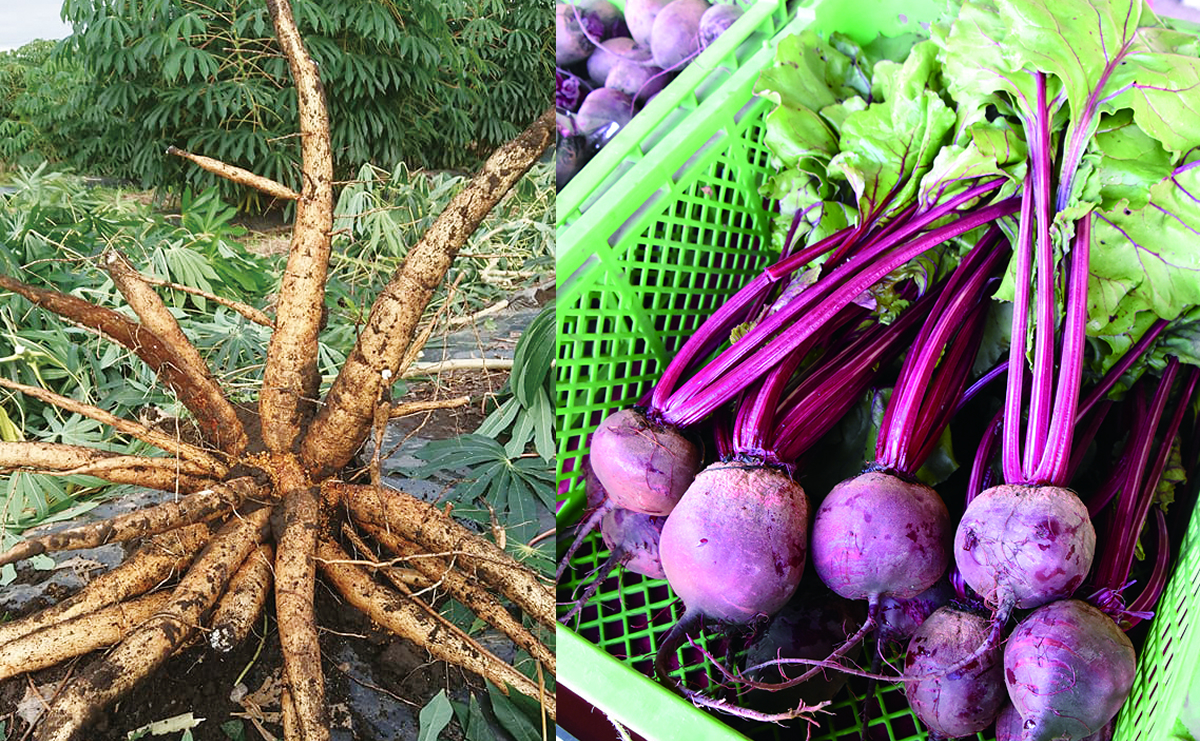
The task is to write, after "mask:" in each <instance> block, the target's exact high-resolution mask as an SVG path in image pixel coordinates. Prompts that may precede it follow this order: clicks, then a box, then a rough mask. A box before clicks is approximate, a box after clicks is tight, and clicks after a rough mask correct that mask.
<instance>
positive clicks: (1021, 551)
mask: <svg viewBox="0 0 1200 741" xmlns="http://www.w3.org/2000/svg"><path fill="white" fill-rule="evenodd" d="M1095 550H1096V529H1095V528H1094V527H1093V526H1092V522H1091V520H1090V519H1089V518H1088V511H1087V507H1085V506H1084V505H1083V502H1081V501H1080V500H1079V497H1077V496H1075V494H1074V493H1073V492H1071V491H1070V490H1068V489H1065V488H1062V487H1056V486H1038V487H1031V486H1020V485H1013V484H1003V485H1000V486H994V487H992V488H991V489H988V490H987V491H984V492H983V493H981V494H980V495H979V496H978V497H976V498H975V499H973V500H972V501H971V503H970V504H969V505H967V510H966V512H964V513H963V516H962V519H961V520H960V521H959V523H958V531H957V533H956V534H955V538H954V557H955V561H956V563H957V564H958V569H959V571H961V572H962V576H963V579H964V580H965V581H966V582H967V584H969V585H970V586H971V588H972V589H974V590H975V591H976V592H978V593H979V595H980V596H981V597H983V599H984V600H985V601H986V602H987V603H988V604H989V605H990V606H991V607H992V608H993V609H997V610H998V612H999V613H1000V616H1001V619H1002V620H1006V619H1007V616H1008V613H1009V612H1011V609H1012V607H1014V606H1015V607H1018V608H1022V609H1030V608H1034V607H1038V606H1040V605H1043V604H1045V603H1047V602H1049V601H1051V600H1055V599H1062V598H1064V597H1069V596H1071V594H1073V593H1074V592H1075V590H1076V589H1077V588H1078V587H1079V585H1080V584H1081V583H1082V582H1083V579H1084V577H1085V576H1086V575H1087V572H1088V569H1089V568H1091V565H1092V556H1093V554H1094V553H1095Z"/></svg>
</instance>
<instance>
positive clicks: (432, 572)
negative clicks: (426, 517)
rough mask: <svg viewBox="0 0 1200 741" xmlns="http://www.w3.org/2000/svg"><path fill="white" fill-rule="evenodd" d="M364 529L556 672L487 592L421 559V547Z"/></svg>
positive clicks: (550, 657)
mask: <svg viewBox="0 0 1200 741" xmlns="http://www.w3.org/2000/svg"><path fill="white" fill-rule="evenodd" d="M364 529H365V530H366V531H367V532H368V533H370V535H371V537H373V538H374V539H375V540H376V541H378V542H379V543H380V544H381V545H382V546H383V547H384V548H387V549H388V550H389V551H391V552H393V553H395V554H396V555H397V556H400V557H401V558H408V559H409V560H408V563H409V565H411V566H412V567H413V568H415V569H416V570H417V571H419V572H421V574H423V575H424V576H425V578H426V579H428V580H429V581H431V582H433V583H435V584H438V585H440V586H441V588H442V589H443V590H445V592H446V593H447V594H448V595H449V596H451V597H453V598H454V599H456V600H458V601H459V602H461V603H462V604H463V605H464V606H465V607H466V608H467V609H469V610H471V611H472V612H474V613H475V614H476V615H478V616H479V617H481V618H483V619H484V620H486V621H487V622H488V623H489V624H490V625H491V626H492V627H494V628H496V629H497V630H499V631H500V632H502V633H504V635H506V636H508V637H509V639H511V640H512V642H513V643H515V644H516V645H517V646H518V647H520V648H523V649H525V650H526V651H527V652H529V655H530V656H532V657H533V658H534V659H536V660H538V661H540V662H542V664H544V665H545V666H546V668H547V669H549V670H550V672H551V673H554V672H556V671H557V668H556V667H557V664H556V662H555V658H554V652H553V651H552V650H551V649H550V648H549V647H547V646H546V644H544V643H542V642H541V641H539V640H538V639H537V637H536V636H534V635H533V633H531V632H529V631H528V630H527V629H526V628H525V626H524V625H522V624H521V621H519V620H516V619H514V618H513V616H512V615H510V614H509V613H508V610H507V609H505V607H504V605H503V604H501V603H500V601H499V600H497V599H496V598H494V597H492V596H491V595H490V594H489V593H488V592H487V591H485V590H484V589H482V588H480V587H479V586H477V585H473V584H471V583H470V581H469V580H468V579H467V577H466V576H464V575H463V574H461V573H459V571H458V570H457V569H454V568H452V567H451V566H450V565H448V564H447V563H446V562H445V561H444V560H443V559H440V558H432V557H421V556H422V549H421V547H420V546H419V545H417V544H416V543H413V542H412V541H411V540H408V539H406V538H401V537H399V536H398V535H396V533H394V532H389V531H387V530H384V529H382V528H379V527H375V526H364ZM414 556H415V557H414Z"/></svg>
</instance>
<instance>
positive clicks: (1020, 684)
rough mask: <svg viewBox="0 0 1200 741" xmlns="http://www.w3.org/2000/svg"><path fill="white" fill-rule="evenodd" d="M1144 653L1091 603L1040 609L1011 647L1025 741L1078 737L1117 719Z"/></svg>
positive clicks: (1013, 690) (1008, 679) (1007, 650)
mask: <svg viewBox="0 0 1200 741" xmlns="http://www.w3.org/2000/svg"><path fill="white" fill-rule="evenodd" d="M1136 666H1137V656H1136V654H1135V652H1134V650H1133V643H1132V642H1130V640H1129V638H1128V637H1127V636H1126V635H1125V634H1124V633H1122V632H1121V630H1120V629H1119V628H1118V627H1117V624H1116V623H1115V622H1113V619H1112V618H1110V617H1108V616H1107V615H1105V614H1104V613H1103V612H1100V610H1098V609H1096V608H1095V607H1093V606H1091V605H1089V604H1088V603H1086V602H1083V601H1081V600H1075V599H1068V600H1059V601H1057V602H1051V603H1049V604H1047V605H1043V606H1042V607H1039V608H1038V609H1036V610H1034V611H1033V612H1032V613H1030V614H1029V616H1028V617H1026V618H1025V619H1024V620H1022V621H1021V623H1020V624H1019V625H1017V627H1016V628H1015V629H1014V630H1013V632H1012V635H1011V636H1009V638H1008V642H1007V644H1006V645H1005V647H1004V681H1005V684H1006V685H1007V686H1008V694H1009V697H1010V698H1011V699H1012V703H1013V706H1014V707H1015V708H1016V709H1017V712H1018V713H1019V714H1020V716H1021V719H1022V729H1023V730H1022V735H1021V740H1022V741H1052V740H1053V741H1058V740H1059V739H1068V740H1070V741H1077V740H1079V739H1084V738H1086V737H1087V736H1089V735H1091V734H1093V733H1096V732H1098V731H1100V730H1101V729H1103V728H1104V726H1105V725H1106V724H1107V723H1108V722H1109V721H1110V720H1112V718H1113V717H1114V716H1115V715H1116V714H1117V711H1118V710H1120V709H1121V705H1123V704H1124V703H1125V699H1126V698H1127V697H1128V696H1129V690H1130V688H1131V687H1132V686H1133V674H1134V670H1135V669H1136Z"/></svg>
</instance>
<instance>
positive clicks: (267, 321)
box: [142, 275, 275, 329]
mask: <svg viewBox="0 0 1200 741" xmlns="http://www.w3.org/2000/svg"><path fill="white" fill-rule="evenodd" d="M142 279H143V280H145V281H146V282H147V283H149V284H150V285H152V286H159V287H162V288H170V289H171V290H173V291H180V292H182V293H190V294H192V295H193V296H199V297H201V298H204V299H207V300H209V301H212V302H213V303H216V304H220V305H221V306H224V307H225V308H227V309H232V310H233V311H236V312H237V313H239V314H241V315H242V316H244V317H246V318H247V319H249V320H250V321H252V322H254V323H255V324H261V325H262V326H264V327H270V328H271V329H274V328H275V320H274V319H272V318H271V317H269V316H267V315H266V314H264V313H263V312H261V311H259V310H258V309H256V308H254V307H253V306H250V305H249V304H244V303H242V302H241V301H234V300H233V299H228V298H225V297H224V296H218V295H217V294H215V293H210V292H209V291H202V290H200V289H199V288H193V287H191V286H185V285H182V284H180V283H172V282H171V281H169V280H162V279H160V278H151V277H150V276H147V275H143V276H142Z"/></svg>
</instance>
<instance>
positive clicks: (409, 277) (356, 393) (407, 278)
mask: <svg viewBox="0 0 1200 741" xmlns="http://www.w3.org/2000/svg"><path fill="white" fill-rule="evenodd" d="M553 132H554V111H553V110H547V111H546V112H545V113H544V114H542V116H541V117H539V118H538V119H537V121H535V122H534V123H533V124H532V125H530V126H529V128H527V129H526V130H525V131H524V132H522V133H521V134H520V135H519V136H517V137H516V138H515V139H514V140H512V141H511V142H509V143H507V144H505V145H504V146H502V147H500V148H499V149H497V150H496V151H495V153H493V154H492V156H491V157H489V158H488V160H487V162H485V163H484V165H483V168H482V169H481V170H480V172H479V173H478V174H477V175H476V176H475V177H474V178H472V179H471V181H470V182H469V183H468V184H467V186H466V187H465V188H464V189H463V190H462V191H460V192H459V193H458V195H456V196H455V197H454V199H453V200H451V201H450V204H449V205H448V206H446V209H445V210H444V211H443V212H442V213H441V214H440V215H439V216H438V218H437V220H436V221H434V223H433V225H432V226H431V227H430V228H429V230H428V231H426V232H425V234H424V235H423V236H422V237H421V239H420V240H419V241H418V242H417V243H416V244H415V245H413V246H412V247H411V248H410V249H409V251H408V255H407V256H406V257H405V259H404V264H403V265H402V266H401V267H400V269H399V270H398V271H397V272H396V274H395V275H394V276H393V277H392V279H391V280H390V281H389V282H388V284H387V286H385V287H384V289H383V291H382V292H381V293H380V295H379V298H378V299H377V300H376V302H375V304H374V306H373V307H372V308H371V314H370V316H369V317H368V318H367V322H366V325H365V326H364V327H363V329H362V333H361V334H360V335H359V338H358V341H357V342H356V343H355V346H354V349H353V350H352V351H351V353H350V355H349V356H348V357H347V358H346V362H345V364H344V365H343V367H342V370H341V372H340V373H339V374H338V377H337V379H336V380H335V381H334V383H333V386H332V388H330V390H329V393H328V394H327V395H326V397H325V404H324V405H323V406H322V408H321V410H320V412H319V413H318V414H317V416H316V418H315V419H314V420H313V423H312V426H311V427H310V428H309V432H308V434H307V435H306V436H305V438H304V441H303V444H302V445H301V454H302V456H303V459H304V463H305V466H306V467H307V468H309V469H310V470H311V471H313V472H314V476H316V477H317V478H324V477H325V476H328V475H331V474H332V473H334V472H335V471H339V470H341V469H342V468H344V467H345V466H346V465H347V464H348V463H349V462H350V459H351V458H352V457H353V456H354V453H355V451H357V450H358V448H359V446H360V445H362V442H363V440H365V439H366V436H367V434H368V432H369V431H370V428H371V421H372V418H373V407H374V404H375V400H376V399H378V398H379V392H380V390H381V389H382V388H383V387H385V386H388V387H390V386H391V385H392V383H393V382H395V380H396V377H397V373H398V372H399V366H400V361H401V359H402V358H404V356H405V354H406V352H407V350H408V347H409V345H410V344H411V342H412V339H413V337H414V336H415V335H416V331H417V327H418V326H419V325H420V322H421V316H422V314H423V313H424V311H425V307H426V306H427V305H428V303H429V299H430V297H432V295H433V292H434V291H435V290H436V289H437V287H438V286H439V285H440V284H441V282H442V280H443V278H444V277H445V275H446V271H447V270H449V268H450V264H451V262H452V261H453V260H454V257H455V256H456V255H457V254H458V251H459V250H460V249H461V248H462V247H463V245H464V244H466V242H467V239H468V238H469V237H470V236H471V234H472V233H474V232H475V230H476V229H477V228H478V226H479V224H480V223H481V222H482V221H483V219H484V217H485V216H487V214H488V213H489V212H490V211H491V210H492V208H493V207H494V206H495V205H496V203H498V202H499V201H500V199H501V198H502V197H503V196H504V195H505V194H506V193H508V191H509V190H510V189H511V188H512V186H513V185H514V184H516V182H517V181H518V180H520V179H521V177H522V176H523V175H524V174H525V173H526V172H528V170H529V168H531V167H532V166H533V165H534V163H535V162H537V160H538V158H539V157H540V156H541V154H542V152H544V151H545V149H546V147H548V146H549V145H550V142H551V141H552V139H553ZM281 312H282V307H281ZM268 385H269V384H268Z"/></svg>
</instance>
